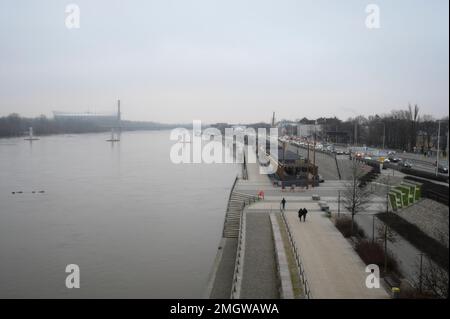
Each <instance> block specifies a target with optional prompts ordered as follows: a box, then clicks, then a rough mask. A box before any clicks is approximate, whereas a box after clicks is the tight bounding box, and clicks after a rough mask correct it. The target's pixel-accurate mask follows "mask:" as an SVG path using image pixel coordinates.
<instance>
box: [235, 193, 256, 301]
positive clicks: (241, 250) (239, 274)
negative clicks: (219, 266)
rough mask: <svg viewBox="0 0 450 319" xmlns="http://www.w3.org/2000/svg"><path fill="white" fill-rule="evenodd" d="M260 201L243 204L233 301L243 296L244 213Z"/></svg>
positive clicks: (251, 200) (247, 201) (249, 201)
mask: <svg viewBox="0 0 450 319" xmlns="http://www.w3.org/2000/svg"><path fill="white" fill-rule="evenodd" d="M258 200H259V199H258V198H257V197H254V198H249V199H247V200H245V201H244V202H243V203H242V210H241V219H240V221H239V239H238V246H237V249H236V260H235V262H234V273H233V281H232V284H231V296H230V298H231V299H239V297H240V294H241V281H242V275H243V271H244V253H245V238H246V215H245V213H244V210H245V207H246V206H250V205H251V204H252V203H255V202H256V201H258Z"/></svg>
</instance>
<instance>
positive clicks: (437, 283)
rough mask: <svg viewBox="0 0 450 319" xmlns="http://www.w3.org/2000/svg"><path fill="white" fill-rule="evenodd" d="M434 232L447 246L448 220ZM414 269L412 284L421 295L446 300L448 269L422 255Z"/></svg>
mask: <svg viewBox="0 0 450 319" xmlns="http://www.w3.org/2000/svg"><path fill="white" fill-rule="evenodd" d="M435 232H436V235H437V237H438V238H439V241H440V242H442V243H443V244H445V245H448V236H449V228H448V219H446V220H445V221H444V225H443V227H441V228H440V229H437V230H436V231H435ZM447 257H448V256H447ZM416 268H417V270H416V278H415V280H414V281H415V283H414V284H415V286H416V288H417V290H418V291H419V293H420V294H421V295H431V296H432V297H434V298H448V285H449V280H448V279H449V278H448V277H449V272H448V267H447V268H444V267H441V266H439V265H438V264H436V263H435V262H433V261H432V260H431V258H430V257H428V256H426V255H423V254H422V255H421V257H420V261H419V262H417V264H416Z"/></svg>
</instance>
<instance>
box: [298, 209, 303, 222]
mask: <svg viewBox="0 0 450 319" xmlns="http://www.w3.org/2000/svg"><path fill="white" fill-rule="evenodd" d="M302 215H303V208H300V209H299V210H298V219H299V220H300V222H301V221H302Z"/></svg>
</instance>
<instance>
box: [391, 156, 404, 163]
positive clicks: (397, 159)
mask: <svg viewBox="0 0 450 319" xmlns="http://www.w3.org/2000/svg"><path fill="white" fill-rule="evenodd" d="M388 159H389V161H390V162H392V163H398V162H401V161H402V159H401V158H399V157H395V156H389V157H388Z"/></svg>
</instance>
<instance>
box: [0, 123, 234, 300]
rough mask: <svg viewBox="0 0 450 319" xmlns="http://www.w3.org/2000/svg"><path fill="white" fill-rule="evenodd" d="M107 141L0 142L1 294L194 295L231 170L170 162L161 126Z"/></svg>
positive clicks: (205, 270) (200, 289)
mask: <svg viewBox="0 0 450 319" xmlns="http://www.w3.org/2000/svg"><path fill="white" fill-rule="evenodd" d="M108 137H109V136H108V134H81V135H70V136H69V135H55V136H47V137H42V138H41V139H40V140H39V141H35V142H33V143H32V144H30V143H29V142H27V141H24V140H23V139H21V138H17V139H0V297H31V298H33V297H58V298H79V297H99V298H102V297H113V298H114V297H124V298H196V297H202V294H203V293H204V289H205V286H206V283H207V279H208V275H209V272H210V270H211V266H212V262H213V260H214V257H215V254H216V251H217V246H218V243H219V240H220V236H221V231H222V226H223V219H224V214H225V212H224V211H225V207H226V201H227V198H228V193H229V189H230V187H231V185H232V183H233V180H234V177H235V176H236V174H237V173H238V170H239V167H238V166H237V165H232V164H228V165H226V164H216V165H206V164H190V165H189V164H183V165H176V164H172V163H171V161H170V159H169V151H170V147H171V146H172V145H173V143H174V142H172V141H170V140H169V132H167V131H164V132H126V133H123V134H122V141H121V142H120V143H118V144H114V145H112V144H111V143H108V142H106V141H105V140H106V139H107V138H108ZM41 190H42V191H45V193H43V194H40V193H35V194H33V193H32V192H33V191H41ZM17 191H22V192H24V193H23V194H12V192H17ZM72 263H73V264H77V265H79V267H80V270H81V288H80V289H71V290H69V289H67V288H66V287H65V278H66V276H67V274H66V273H65V267H66V265H68V264H72Z"/></svg>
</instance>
